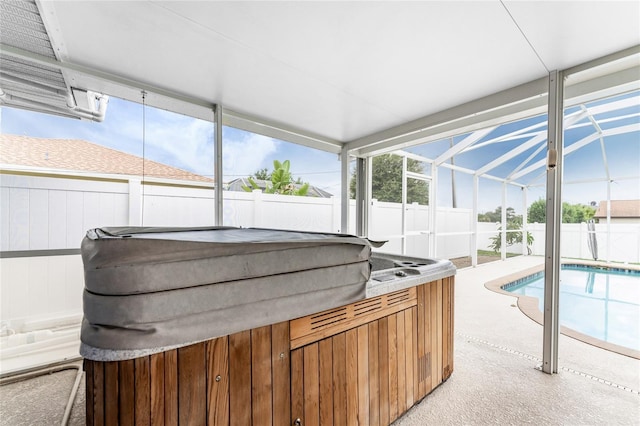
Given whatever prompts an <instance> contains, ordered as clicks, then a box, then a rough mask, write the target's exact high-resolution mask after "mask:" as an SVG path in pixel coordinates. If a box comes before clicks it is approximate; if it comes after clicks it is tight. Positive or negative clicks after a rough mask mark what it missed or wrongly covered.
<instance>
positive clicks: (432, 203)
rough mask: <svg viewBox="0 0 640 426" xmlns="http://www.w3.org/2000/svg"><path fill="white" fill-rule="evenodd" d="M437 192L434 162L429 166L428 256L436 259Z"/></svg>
mask: <svg viewBox="0 0 640 426" xmlns="http://www.w3.org/2000/svg"><path fill="white" fill-rule="evenodd" d="M437 192H438V166H437V165H436V163H435V162H434V163H433V165H432V166H431V185H430V186H429V216H430V217H429V222H430V229H429V234H430V235H431V239H430V240H429V256H431V257H436V256H437V250H438V242H437V241H436V240H437V239H438V234H437V233H436V226H438V218H437V217H436V204H437V201H436V200H437Z"/></svg>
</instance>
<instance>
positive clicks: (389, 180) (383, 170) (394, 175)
mask: <svg viewBox="0 0 640 426" xmlns="http://www.w3.org/2000/svg"><path fill="white" fill-rule="evenodd" d="M372 164H373V171H372V175H371V180H372V182H371V197H372V198H375V199H376V200H378V201H386V202H390V203H401V202H402V157H400V156H398V155H393V154H383V155H379V156H377V157H373V160H372ZM407 170H408V171H410V172H414V173H424V166H423V165H422V163H421V162H420V161H417V160H414V159H412V158H407ZM349 193H350V196H351V198H355V196H356V173H355V170H354V171H353V173H352V174H351V180H350V182H349ZM428 199H429V186H428V184H427V182H425V181H421V180H416V179H408V180H407V203H413V202H416V203H419V204H423V205H424V204H428Z"/></svg>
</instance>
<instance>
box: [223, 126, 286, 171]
mask: <svg viewBox="0 0 640 426" xmlns="http://www.w3.org/2000/svg"><path fill="white" fill-rule="evenodd" d="M279 144H280V142H279V141H277V140H275V139H273V138H270V137H267V136H262V135H258V134H252V133H245V132H227V134H226V135H225V137H224V145H223V147H222V161H223V164H224V170H223V174H224V176H225V178H224V179H225V181H229V180H232V179H235V178H237V177H246V176H251V175H252V174H253V173H255V172H256V171H257V170H259V169H261V168H263V167H267V168H268V169H271V168H272V166H271V163H269V162H268V161H267V158H269V156H271V155H272V154H274V153H275V152H276V151H277V150H278V146H279Z"/></svg>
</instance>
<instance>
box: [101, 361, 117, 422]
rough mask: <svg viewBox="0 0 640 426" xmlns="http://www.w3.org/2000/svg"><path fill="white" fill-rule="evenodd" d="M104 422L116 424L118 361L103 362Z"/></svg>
mask: <svg viewBox="0 0 640 426" xmlns="http://www.w3.org/2000/svg"><path fill="white" fill-rule="evenodd" d="M104 422H105V424H108V425H114V424H118V363H117V362H116V361H110V362H105V363H104Z"/></svg>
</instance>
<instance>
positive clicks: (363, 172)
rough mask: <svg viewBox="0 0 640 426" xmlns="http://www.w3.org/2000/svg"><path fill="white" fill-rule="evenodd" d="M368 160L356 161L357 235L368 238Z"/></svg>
mask: <svg viewBox="0 0 640 426" xmlns="http://www.w3.org/2000/svg"><path fill="white" fill-rule="evenodd" d="M366 193H367V160H366V159H364V158H358V159H356V235H358V236H361V237H362V236H366V235H367V230H366V228H367V226H366V212H367V206H366V204H365V203H366V198H367V197H366Z"/></svg>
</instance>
